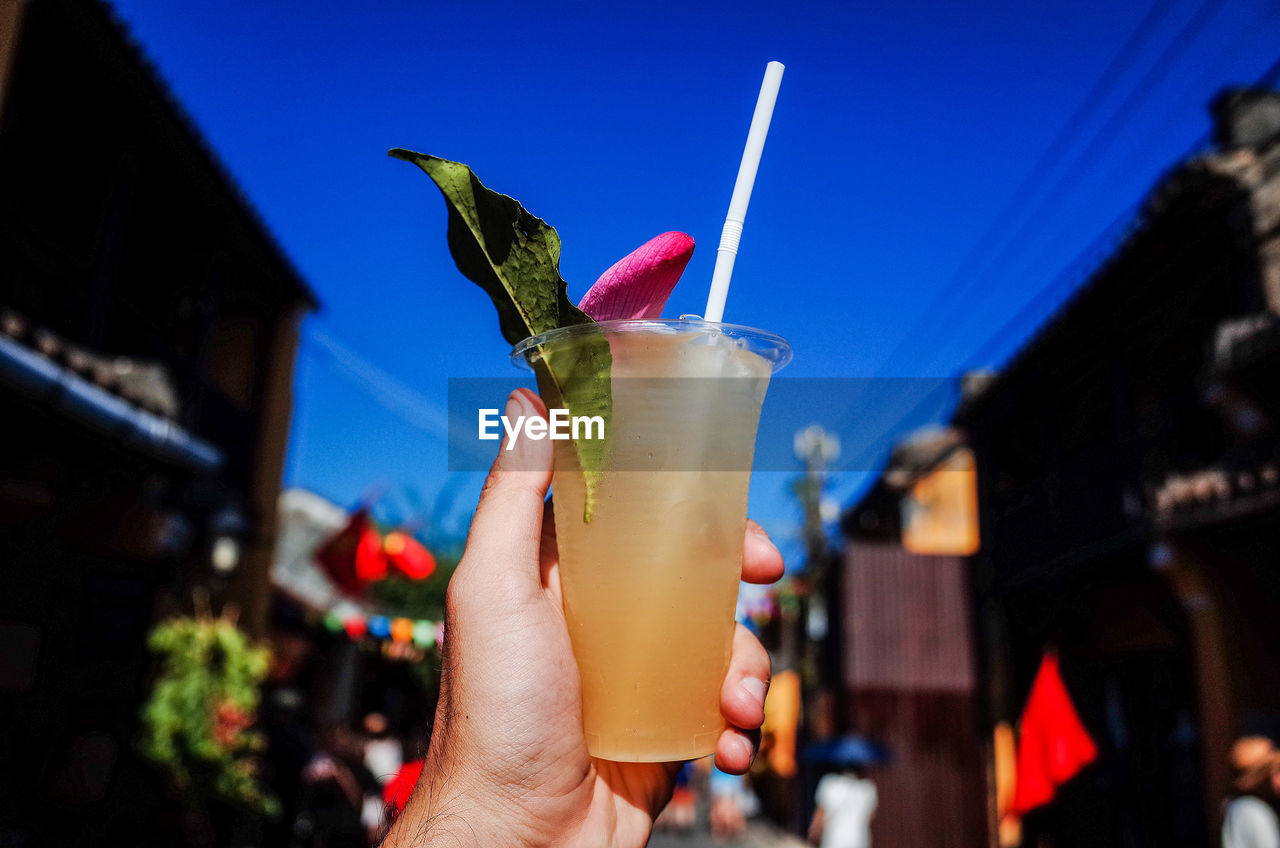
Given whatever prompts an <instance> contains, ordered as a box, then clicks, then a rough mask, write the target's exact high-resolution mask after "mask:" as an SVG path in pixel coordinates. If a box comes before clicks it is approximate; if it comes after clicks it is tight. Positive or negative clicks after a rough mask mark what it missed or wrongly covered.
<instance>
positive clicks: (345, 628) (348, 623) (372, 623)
mask: <svg viewBox="0 0 1280 848" xmlns="http://www.w3.org/2000/svg"><path fill="white" fill-rule="evenodd" d="M324 627H325V629H326V630H328V631H329V632H330V633H346V634H347V637H348V638H349V639H351V641H353V642H360V641H362V640H366V639H370V640H373V641H377V642H393V643H397V644H404V645H410V644H411V645H413V646H414V647H416V648H420V649H422V650H427V649H429V648H433V647H436V646H438V645H442V644H444V622H443V621H427V620H424V619H412V618H398V617H396V618H393V617H391V616H386V615H369V616H366V615H365V614H364V613H361V612H343V611H340V610H339V609H336V608H335V609H333V610H330V611H329V612H328V613H327V614H326V615H325V617H324Z"/></svg>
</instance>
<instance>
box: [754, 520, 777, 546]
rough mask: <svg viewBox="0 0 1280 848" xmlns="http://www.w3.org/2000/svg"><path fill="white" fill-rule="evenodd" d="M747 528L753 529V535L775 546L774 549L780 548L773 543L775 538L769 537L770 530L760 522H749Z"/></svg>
mask: <svg viewBox="0 0 1280 848" xmlns="http://www.w3.org/2000/svg"><path fill="white" fill-rule="evenodd" d="M747 529H748V530H750V531H751V535H753V536H755V537H756V538H757V539H759V540H760V541H762V542H764V543H765V544H766V545H768V546H769V547H771V548H773V550H774V551H777V550H778V546H777V545H775V544H774V543H773V539H771V538H769V531H767V530H765V529H764V528H763V527H761V526H760V525H759V524H756V523H755V522H754V521H751V522H748V523H747Z"/></svg>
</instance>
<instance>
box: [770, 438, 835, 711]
mask: <svg viewBox="0 0 1280 848" xmlns="http://www.w3.org/2000/svg"><path fill="white" fill-rule="evenodd" d="M794 447H795V454H796V458H797V459H799V460H800V461H801V462H803V463H804V468H805V471H804V475H803V476H802V477H800V478H799V479H797V480H796V481H795V483H794V484H793V491H794V492H795V493H796V497H798V498H799V500H800V504H801V507H802V508H803V510H804V531H803V535H804V547H805V563H804V568H803V569H802V571H801V574H802V575H803V577H804V582H805V584H806V585H805V587H804V591H799V592H797V593H796V597H797V600H798V602H799V603H798V609H796V610H795V613H796V621H795V623H794V624H791V626H785V625H787V624H789V622H786V621H785V619H784V622H783V623H784V629H783V632H782V655H783V658H784V662H785V661H786V660H787V659H789V660H791V661H792V663H793V666H792V667H794V668H797V669H798V670H799V672H800V676H801V680H802V682H803V689H804V691H805V693H806V694H807V695H808V694H812V693H813V692H814V691H815V690H816V687H817V685H818V683H819V674H818V649H819V646H820V644H821V640H822V639H824V638H825V637H826V632H827V621H826V612H827V604H826V580H827V573H826V572H827V559H828V556H827V554H828V549H827V534H826V530H825V529H824V526H825V524H826V521H827V519H828V518H829V517H831V515H830V514H831V513H832V512H833V511H834V504H833V503H831V502H830V501H825V500H824V498H823V497H822V492H823V489H825V488H826V484H827V467H828V466H829V465H830V464H831V463H833V462H835V461H836V460H837V459H839V458H840V437H839V436H837V435H836V434H835V433H830V432H828V431H827V430H825V429H823V428H822V426H821V425H819V424H810V425H809V426H808V427H806V428H805V429H803V430H801V431H799V432H797V433H796V435H795V443H794Z"/></svg>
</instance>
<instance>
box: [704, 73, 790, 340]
mask: <svg viewBox="0 0 1280 848" xmlns="http://www.w3.org/2000/svg"><path fill="white" fill-rule="evenodd" d="M782 71H783V65H782V63H781V62H770V63H769V64H768V66H767V67H766V68H765V69H764V82H762V83H761V84H760V96H759V97H758V98H757V99H756V112H755V114H754V115H752V116H751V130H750V131H749V132H748V133H747V146H746V148H745V149H744V150H743V151H742V164H741V165H739V166H738V181H737V182H736V183H734V184H733V197H731V198H730V199H729V214H728V215H726V216H725V219H724V232H722V233H721V234H720V247H719V249H718V250H717V251H716V267H715V270H714V271H713V272H712V273H711V293H710V294H709V295H708V296H707V309H706V311H705V312H704V313H703V317H704V318H705V319H706V320H708V321H717V322H718V321H720V320H721V319H722V318H724V302H725V299H726V298H728V296H729V277H731V276H732V275H733V260H734V259H735V258H737V256H738V242H739V241H740V240H741V239H742V224H743V222H744V221H745V220H746V218H747V204H748V203H750V202H751V187H752V186H753V185H755V181H756V169H758V168H759V167H760V154H761V153H763V152H764V139H765V136H767V135H768V134H769V121H770V120H771V119H772V118H773V104H774V103H775V102H776V101H777V99H778V86H780V85H782Z"/></svg>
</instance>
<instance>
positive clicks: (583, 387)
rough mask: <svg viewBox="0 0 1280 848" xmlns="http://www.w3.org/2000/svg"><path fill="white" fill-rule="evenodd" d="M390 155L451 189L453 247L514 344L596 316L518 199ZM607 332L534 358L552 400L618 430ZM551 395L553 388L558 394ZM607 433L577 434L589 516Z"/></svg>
mask: <svg viewBox="0 0 1280 848" xmlns="http://www.w3.org/2000/svg"><path fill="white" fill-rule="evenodd" d="M390 155H391V156H394V157H395V158H397V159H402V160H404V161H405V162H410V163H412V164H414V165H417V166H418V167H419V168H421V169H422V170H423V172H425V173H426V175H427V176H428V177H430V178H431V181H432V182H434V183H435V184H436V188H438V189H440V193H441V194H442V195H444V200H445V206H447V207H448V210H449V229H448V235H447V237H448V240H449V253H450V255H452V256H453V261H454V263H455V264H456V265H457V266H458V270H459V271H461V272H462V275H463V276H464V277H466V278H467V279H469V280H471V281H472V282H473V283H475V284H476V285H478V286H480V288H482V289H484V290H485V292H486V293H487V294H488V295H489V298H490V299H491V300H492V301H493V305H494V307H495V308H496V309H497V310H498V324H499V326H500V327H501V328H502V335H503V336H504V337H505V338H506V340H507V341H508V342H510V343H511V344H513V345H515V344H519V343H520V342H522V341H524V340H525V339H527V338H530V337H532V336H536V335H539V334H541V333H545V332H547V331H548V330H554V329H556V328H558V327H568V326H571V325H574V324H590V323H592V321H591V317H590V316H588V315H587V314H586V313H585V312H583V311H581V310H580V309H578V308H577V307H576V306H574V305H573V303H572V302H571V301H570V300H569V297H568V293H567V292H568V287H567V285H566V284H565V281H564V279H563V278H562V277H561V276H560V236H559V235H558V234H557V233H556V231H555V228H554V227H551V226H550V225H548V224H547V222H546V221H543V220H542V219H541V218H539V217H537V216H536V215H533V214H531V213H530V212H529V211H528V210H526V209H525V208H524V207H523V206H521V205H520V203H519V202H518V201H516V200H515V199H514V198H511V197H508V196H507V195H505V194H499V193H498V192H496V191H493V190H491V189H489V188H487V187H486V186H485V185H484V184H483V183H481V182H480V180H479V179H478V178H477V177H476V175H475V174H474V173H472V171H471V168H469V167H468V166H466V165H463V164H462V163H461V162H450V161H449V160H448V159H440V158H439V157H436V156H428V155H427V154H425V153H415V152H413V151H412V150H404V149H402V148H396V149H394V150H391V151H390ZM612 365H613V358H612V356H611V355H610V352H609V342H608V340H607V339H605V338H603V337H602V336H599V335H596V334H590V335H587V336H583V337H581V338H580V339H578V340H577V341H575V343H574V344H573V345H571V346H565V347H562V348H559V349H557V350H556V351H554V352H553V351H548V350H542V351H540V355H539V356H538V357H536V360H535V361H534V367H535V368H536V369H537V370H538V384H539V387H540V389H541V390H542V391H543V397H544V399H546V400H547V402H548V403H550V404H553V405H558V406H561V407H563V408H564V409H567V410H569V414H570V415H572V416H585V417H592V416H597V415H598V416H600V417H601V418H603V419H604V431H605V433H606V434H608V433H610V432H612V429H613V428H612V426H611V423H610V421H611V411H612V398H611V394H610V383H609V374H610V370H611V368H612ZM549 395H553V396H554V397H551V396H549ZM606 444H607V440H606V439H578V440H576V441H575V448H576V452H577V455H578V461H579V465H580V467H581V469H582V474H583V478H584V480H585V483H586V499H585V505H584V507H583V520H584V521H590V520H591V512H592V509H593V507H594V506H595V496H596V489H597V487H598V486H599V483H600V479H601V477H602V476H603V474H604V471H603V468H604V459H605V452H606Z"/></svg>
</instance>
